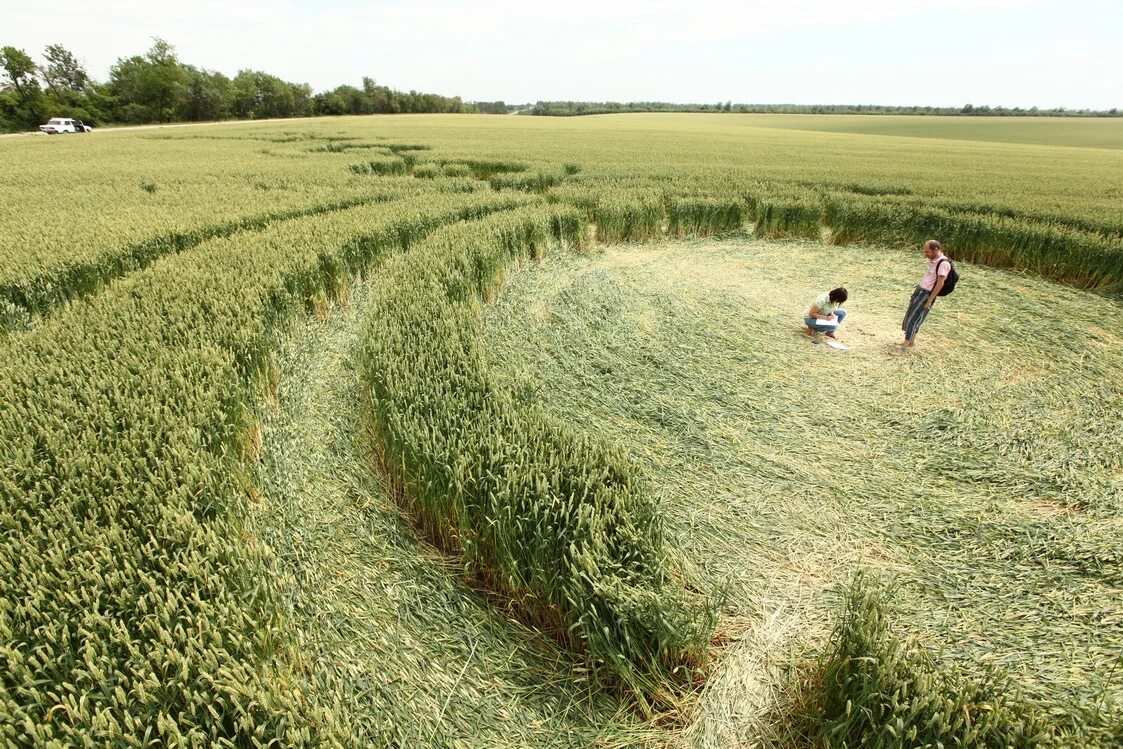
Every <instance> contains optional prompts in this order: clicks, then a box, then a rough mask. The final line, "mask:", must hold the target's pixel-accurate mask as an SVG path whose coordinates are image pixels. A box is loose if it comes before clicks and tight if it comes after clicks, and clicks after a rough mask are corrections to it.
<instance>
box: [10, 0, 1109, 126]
mask: <svg viewBox="0 0 1123 749" xmlns="http://www.w3.org/2000/svg"><path fill="white" fill-rule="evenodd" d="M3 3H4V6H7V7H3V8H2V9H0V45H12V46H15V47H19V48H21V49H24V50H26V51H28V52H29V53H31V54H32V55H33V56H36V57H39V56H40V55H41V53H42V49H43V47H44V46H46V45H47V44H52V43H59V44H62V45H63V46H65V47H67V48H68V49H70V50H71V51H72V52H74V53H75V54H76V55H77V56H78V57H79V59H81V60H82V61H83V62H85V63H86V65H87V67H88V69H89V72H90V73H91V74H92V75H93V76H94V77H95V78H97V79H99V80H105V79H106V78H107V77H108V71H109V67H110V66H111V65H112V64H113V62H114V61H115V60H116V59H117V58H119V57H128V56H131V55H134V54H141V53H143V52H144V51H145V50H146V49H147V48H148V47H149V46H150V44H151V38H152V37H154V36H159V37H162V38H164V39H166V40H168V41H169V42H171V43H172V44H173V45H174V46H175V48H176V50H177V51H178V53H179V57H180V60H181V61H183V62H186V63H191V64H193V65H195V66H197V67H203V68H208V69H212V70H219V71H221V72H223V73H226V74H227V75H233V74H234V73H236V72H237V71H238V70H240V69H242V68H253V69H257V70H264V71H266V72H268V73H272V74H274V75H277V76H280V77H281V78H284V79H285V80H289V81H294V82H302V83H310V84H311V85H312V87H313V88H314V89H316V90H317V91H320V90H323V89H326V88H332V87H334V86H336V85H339V84H341V83H351V84H356V85H357V84H359V82H360V81H361V78H362V76H364V75H370V76H372V77H373V78H375V79H376V80H377V81H378V82H380V83H384V84H387V85H389V86H392V87H394V88H399V89H407V90H408V89H417V90H422V91H428V92H433V93H440V94H446V95H449V96H453V95H459V96H462V97H464V99H466V100H496V99H501V100H504V101H506V102H508V103H523V102H533V101H538V100H555V99H574V100H586V101H601V100H614V101H634V100H659V101H672V102H718V101H726V100H732V101H734V102H746V103H798V104H811V103H829V104H844V103H845V104H898V105H911V104H921V105H922V104H932V105H944V106H947V105H962V104H965V103H972V104H976V105H979V104H990V105H991V106H998V105H1001V106H1025V107H1028V106H1033V105H1036V106H1040V107H1057V106H1063V107H1068V108H1071V109H1075V108H1095V109H1109V108H1111V107H1121V108H1123V1H1121V0H1068V1H1066V2H1062V1H1061V0H1020V1H1018V2H1014V1H1013V0H920V1H918V2H908V1H907V0H788V1H787V2H776V1H773V0H767V1H759V0H746V1H743V2H730V3H721V2H713V1H712V0H677V1H676V2H668V1H667V0H645V1H641V0H625V1H620V2H614V1H613V0H555V1H554V2H548V3H543V2H537V1H536V0H523V1H518V0H479V1H470V0H389V1H386V2H359V1H358V0H323V1H322V2H311V1H306V0H291V1H286V0H233V1H230V2H218V1H216V0H194V1H192V2H175V3H166V4H165V3H161V2H158V1H155V2H154V1H153V0H115V1H109V2H98V1H97V0H93V1H90V0H83V2H76V3H42V2H35V1H34V0H31V1H30V2H20V3H18V5H17V4H16V2H15V0H3Z"/></svg>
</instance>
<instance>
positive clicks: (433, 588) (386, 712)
mask: <svg viewBox="0 0 1123 749" xmlns="http://www.w3.org/2000/svg"><path fill="white" fill-rule="evenodd" d="M369 300H370V290H369V287H366V286H363V285H357V286H356V287H355V289H354V291H353V293H352V294H351V295H350V298H349V301H348V303H347V304H345V305H343V306H340V307H336V308H335V309H334V310H333V311H332V312H331V314H330V315H327V316H326V317H325V318H324V319H317V318H314V317H309V318H307V319H306V320H304V321H302V322H301V323H300V324H299V325H297V326H296V327H295V328H294V329H293V330H292V331H291V333H290V334H289V335H288V336H287V337H286V338H285V339H284V340H283V341H282V342H281V344H280V346H279V347H278V351H277V354H276V359H275V362H274V364H275V372H276V373H277V376H276V380H275V382H276V388H275V392H274V393H273V394H272V395H271V396H270V397H269V398H267V399H266V402H265V403H263V404H262V408H261V413H260V419H261V424H262V432H261V434H262V440H261V463H260V468H259V476H258V481H259V484H260V487H261V490H260V497H259V501H258V502H257V504H256V509H255V512H254V513H253V518H252V520H253V524H252V525H253V527H254V528H255V529H256V530H257V531H258V532H260V533H261V536H262V537H263V538H264V539H265V540H266V541H267V542H268V543H269V544H270V545H271V546H272V548H273V549H274V550H275V551H276V564H275V572H276V573H277V574H278V576H279V578H280V579H281V580H282V581H283V586H282V587H283V591H284V600H285V605H286V613H287V618H288V620H289V622H290V624H291V626H292V627H293V628H294V629H295V630H296V631H297V632H298V634H299V637H300V641H301V642H300V645H301V652H302V659H303V660H302V663H301V666H302V668H303V669H304V672H305V674H306V676H307V678H308V681H309V683H319V684H328V685H331V690H330V694H328V695H326V696H325V702H326V703H328V704H329V705H333V706H334V709H335V711H336V713H337V714H339V715H345V716H348V718H349V720H350V721H351V728H352V729H353V731H354V734H355V735H357V736H361V737H364V738H365V740H366V742H367V743H366V745H369V746H398V747H485V746H486V747H589V746H597V747H622V746H656V745H662V744H663V742H664V740H665V739H666V738H667V736H666V735H664V734H663V733H662V732H660V731H658V730H657V729H656V728H654V727H652V726H642V725H638V724H634V723H633V722H632V721H631V720H630V719H629V718H628V717H627V714H626V706H625V705H624V704H623V703H621V702H620V701H619V700H618V699H616V698H613V697H612V696H610V695H608V694H606V693H604V692H600V691H598V690H595V689H594V688H593V687H592V682H591V681H590V680H586V679H585V678H583V673H582V672H581V670H580V666H579V664H578V662H577V661H576V660H574V658H573V657H572V656H570V655H568V654H567V653H565V652H564V651H563V650H562V649H560V648H559V647H558V646H557V645H556V644H555V643H554V642H553V641H552V640H550V639H549V638H547V637H545V636H543V635H540V634H538V633H536V632H534V631H532V630H529V629H527V628H526V627H524V626H522V625H521V624H519V623H518V622H516V621H514V620H513V619H510V618H508V617H507V616H505V615H504V612H503V611H501V610H498V611H497V610H496V609H494V608H492V606H491V605H489V601H488V600H486V599H485V598H484V596H483V595H481V594H478V593H477V592H475V591H473V590H471V589H470V588H469V587H468V585H467V580H468V577H467V576H466V575H465V574H464V571H463V569H462V568H461V566H460V563H459V561H458V560H456V559H453V558H450V557H446V556H444V555H442V554H440V553H438V552H437V551H436V550H434V549H433V548H432V547H431V546H429V545H428V544H427V543H425V542H424V541H423V540H421V539H419V538H418V536H417V534H416V533H415V531H414V529H413V526H412V524H411V523H410V521H409V520H408V519H407V518H404V517H402V516H401V514H400V511H399V510H398V506H397V505H396V504H395V502H394V500H393V499H392V498H391V496H390V494H389V493H388V489H387V486H386V485H385V483H384V481H383V480H382V479H381V477H380V475H379V472H378V471H377V469H376V468H375V467H374V466H373V465H372V464H371V461H370V457H371V456H370V455H369V454H368V453H367V452H366V446H367V445H368V444H369V441H368V439H367V438H365V437H364V436H363V424H362V420H361V418H360V414H361V413H362V411H363V408H362V405H361V403H360V386H359V383H358V376H357V373H356V370H355V365H356V358H357V356H358V350H357V349H358V346H359V344H360V342H361V338H362V333H363V326H362V325H360V323H359V321H360V320H361V319H362V316H363V314H364V311H365V310H366V308H367V307H368V306H369Z"/></svg>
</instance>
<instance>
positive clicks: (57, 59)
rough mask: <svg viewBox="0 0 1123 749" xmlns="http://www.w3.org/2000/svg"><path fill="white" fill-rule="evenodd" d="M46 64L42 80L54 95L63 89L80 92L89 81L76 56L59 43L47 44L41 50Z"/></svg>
mask: <svg viewBox="0 0 1123 749" xmlns="http://www.w3.org/2000/svg"><path fill="white" fill-rule="evenodd" d="M43 57H44V59H46V61H47V64H46V65H44V66H43V68H42V71H43V80H44V81H46V83H47V88H49V89H51V91H53V92H54V93H55V94H56V95H60V94H61V93H62V92H64V91H71V92H74V93H82V92H84V91H85V90H86V86H87V85H89V83H90V76H89V74H88V73H87V72H86V69H85V68H84V67H83V66H82V63H80V62H78V58H76V57H75V56H74V54H73V53H72V52H70V50H68V49H66V47H63V46H62V45H61V44H49V45H47V48H46V50H44V52H43Z"/></svg>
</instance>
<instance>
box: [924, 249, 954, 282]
mask: <svg viewBox="0 0 1123 749" xmlns="http://www.w3.org/2000/svg"><path fill="white" fill-rule="evenodd" d="M945 260H949V258H948V256H947V255H945V254H944V253H942V252H941V253H939V254H938V255H936V257H934V258H932V259H931V260H929V261H928V272H927V273H925V274H924V278H923V279H921V281H920V288H922V289H924V290H925V291H931V290H932V287H934V286H935V285H936V268H937V266H938V267H939V271H940V274H939V275H940V278H947V276H948V273H950V272H951V263H950V262H947V263H945V262H944V261H945Z"/></svg>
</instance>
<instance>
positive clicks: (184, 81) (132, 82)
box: [109, 38, 188, 122]
mask: <svg viewBox="0 0 1123 749" xmlns="http://www.w3.org/2000/svg"><path fill="white" fill-rule="evenodd" d="M109 85H110V88H111V90H112V92H113V94H114V96H116V97H117V103H118V106H119V108H120V114H121V116H122V118H123V119H125V120H126V121H130V122H145V121H153V120H155V121H158V122H169V121H171V120H172V119H175V117H176V115H177V114H178V113H180V112H182V111H183V105H184V103H185V100H186V94H187V85H188V73H187V71H186V69H185V67H184V66H183V65H180V63H179V59H178V58H177V57H176V55H175V48H174V47H172V45H170V44H168V43H167V42H166V41H164V40H163V39H159V38H157V39H154V40H153V44H152V48H151V49H149V50H148V52H147V53H146V54H145V55H144V56H143V57H141V56H139V55H135V56H133V57H130V58H128V59H119V60H117V63H116V64H115V65H114V66H113V67H112V68H111V69H110V71H109Z"/></svg>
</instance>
